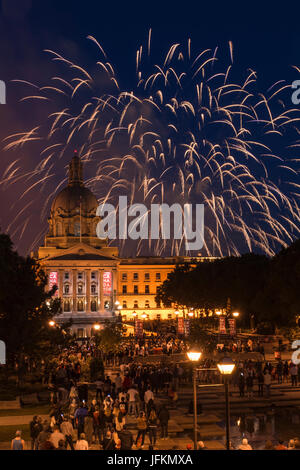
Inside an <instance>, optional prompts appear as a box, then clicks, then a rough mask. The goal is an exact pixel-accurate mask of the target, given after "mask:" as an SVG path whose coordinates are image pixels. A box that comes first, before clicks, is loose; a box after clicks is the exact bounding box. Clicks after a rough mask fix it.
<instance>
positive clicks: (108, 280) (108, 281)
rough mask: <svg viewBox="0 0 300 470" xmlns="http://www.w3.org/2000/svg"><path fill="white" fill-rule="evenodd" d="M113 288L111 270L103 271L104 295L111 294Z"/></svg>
mask: <svg viewBox="0 0 300 470" xmlns="http://www.w3.org/2000/svg"><path fill="white" fill-rule="evenodd" d="M111 289H112V276H111V271H105V272H104V273H103V295H110V294H111Z"/></svg>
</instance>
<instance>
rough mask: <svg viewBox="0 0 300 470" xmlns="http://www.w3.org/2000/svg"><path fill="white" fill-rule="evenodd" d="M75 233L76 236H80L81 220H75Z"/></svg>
mask: <svg viewBox="0 0 300 470" xmlns="http://www.w3.org/2000/svg"><path fill="white" fill-rule="evenodd" d="M74 235H75V237H80V222H75V224H74Z"/></svg>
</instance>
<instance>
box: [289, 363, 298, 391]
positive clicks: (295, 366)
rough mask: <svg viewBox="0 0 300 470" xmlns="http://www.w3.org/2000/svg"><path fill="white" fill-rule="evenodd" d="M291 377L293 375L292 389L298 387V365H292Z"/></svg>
mask: <svg viewBox="0 0 300 470" xmlns="http://www.w3.org/2000/svg"><path fill="white" fill-rule="evenodd" d="M290 375H291V380H292V387H293V386H294V385H295V387H297V379H298V367H297V365H296V364H293V363H291V367H290Z"/></svg>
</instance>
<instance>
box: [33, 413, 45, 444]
mask: <svg viewBox="0 0 300 470" xmlns="http://www.w3.org/2000/svg"><path fill="white" fill-rule="evenodd" d="M42 429H43V426H42V424H41V422H40V421H39V420H38V417H37V416H34V417H33V419H32V421H31V422H30V437H31V450H37V444H36V440H37V437H38V435H39V433H40V432H41V430H42Z"/></svg>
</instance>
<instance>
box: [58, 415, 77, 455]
mask: <svg viewBox="0 0 300 470" xmlns="http://www.w3.org/2000/svg"><path fill="white" fill-rule="evenodd" d="M60 430H61V432H62V433H63V435H64V436H65V441H66V448H67V447H68V444H69V446H70V448H71V450H74V445H73V432H74V429H73V426H72V422H71V418H66V417H65V418H64V420H63V422H62V423H61V425H60Z"/></svg>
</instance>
